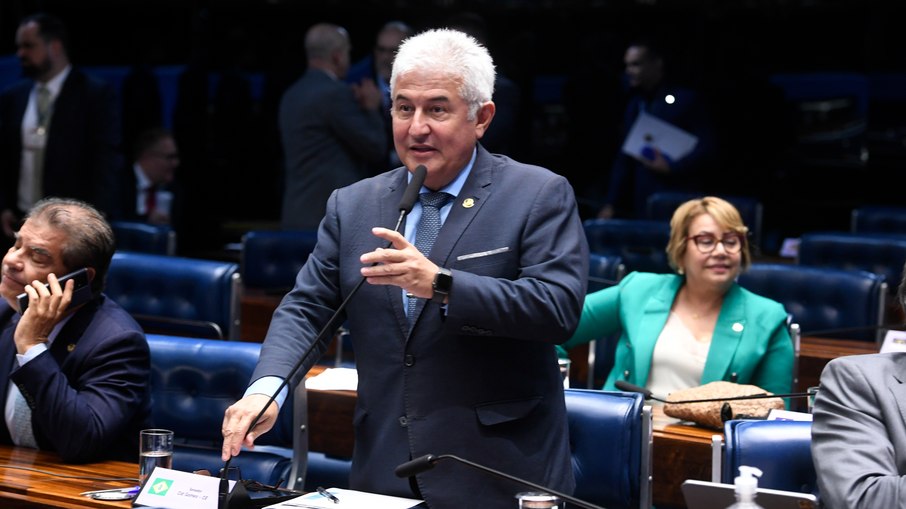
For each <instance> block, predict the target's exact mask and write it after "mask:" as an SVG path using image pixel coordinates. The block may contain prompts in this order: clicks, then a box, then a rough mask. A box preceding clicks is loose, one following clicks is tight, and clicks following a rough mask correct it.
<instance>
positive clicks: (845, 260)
mask: <svg viewBox="0 0 906 509" xmlns="http://www.w3.org/2000/svg"><path fill="white" fill-rule="evenodd" d="M797 261H798V263H800V264H802V265H808V266H812V267H833V268H838V269H847V270H864V271H867V272H873V273H875V274H878V275H881V276H884V278H885V281H886V282H887V287H888V290H892V289H895V288H896V282H898V281H899V280H900V277H901V276H902V274H903V265H904V264H906V235H904V236H902V237H891V236H889V235H883V234H870V233H850V232H839V233H836V232H827V233H820V232H816V233H806V234H803V235H802V237H801V238H800V240H799V256H798V259H797ZM891 283H894V284H891Z"/></svg>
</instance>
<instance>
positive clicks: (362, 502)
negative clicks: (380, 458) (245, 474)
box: [265, 488, 423, 509]
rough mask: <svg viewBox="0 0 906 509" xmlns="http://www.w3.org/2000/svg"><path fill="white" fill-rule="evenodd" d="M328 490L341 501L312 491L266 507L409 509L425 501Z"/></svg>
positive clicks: (273, 508)
mask: <svg viewBox="0 0 906 509" xmlns="http://www.w3.org/2000/svg"><path fill="white" fill-rule="evenodd" d="M327 491H328V492H330V493H331V494H332V495H334V496H335V497H337V498H338V499H339V500H340V501H339V502H338V503H334V502H333V501H331V500H330V499H328V498H327V497H324V496H323V495H321V494H320V493H317V492H311V493H308V494H306V495H302V496H301V497H296V498H293V499H290V500H287V501H285V502H281V503H279V504H274V505H269V506H267V507H266V508H265V509H299V508H305V509H343V508H353V509H408V508H410V507H415V506H417V505H418V504H421V503H422V502H423V501H422V500H417V499H414V498H401V497H390V496H387V495H378V494H376V493H367V492H364V491H355V490H344V489H341V488H328V489H327Z"/></svg>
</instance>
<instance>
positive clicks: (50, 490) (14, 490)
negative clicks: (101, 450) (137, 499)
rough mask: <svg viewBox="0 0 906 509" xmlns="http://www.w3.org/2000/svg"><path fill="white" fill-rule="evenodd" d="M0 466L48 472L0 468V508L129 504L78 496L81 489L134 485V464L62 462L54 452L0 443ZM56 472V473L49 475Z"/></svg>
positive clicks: (63, 508) (62, 508)
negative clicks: (108, 479)
mask: <svg viewBox="0 0 906 509" xmlns="http://www.w3.org/2000/svg"><path fill="white" fill-rule="evenodd" d="M0 465H12V466H22V467H29V468H34V469H37V470H42V471H44V472H48V473H42V472H35V471H30V470H21V469H13V468H6V467H3V468H0V507H4V508H19V507H49V508H59V509H82V508H85V507H94V508H99V509H100V508H108V509H109V508H112V507H132V502H131V501H130V500H124V501H119V502H108V501H102V500H94V499H92V498H89V497H85V496H82V495H79V493H81V492H83V491H91V490H102V489H110V488H126V487H129V486H134V485H136V484H138V478H137V477H138V464H137V463H128V462H123V461H102V462H96V463H85V464H78V465H73V464H66V463H62V462H61V461H60V459H59V457H58V456H57V455H56V454H53V453H50V452H46V451H37V450H34V449H27V448H19V447H13V446H7V445H0ZM53 474H57V475H53ZM58 475H72V476H81V477H95V478H117V477H122V478H133V479H134V480H132V481H92V480H86V479H67V478H61V477H58Z"/></svg>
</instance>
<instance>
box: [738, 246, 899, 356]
mask: <svg viewBox="0 0 906 509" xmlns="http://www.w3.org/2000/svg"><path fill="white" fill-rule="evenodd" d="M739 284H740V285H741V286H742V287H743V288H746V289H748V290H750V291H752V292H755V293H757V294H759V295H762V296H764V297H768V298H770V299H774V300H776V301H777V302H780V303H781V304H783V306H784V307H785V308H786V311H787V313H790V314H791V315H792V318H793V321H795V322H796V323H798V324H799V326H800V328H801V331H802V335H803V336H811V335H819V336H821V335H824V336H831V335H832V334H831V331H839V333H838V334H833V336H836V337H842V338H847V339H860V340H863V341H876V340H877V336H878V333H877V332H876V331H874V330H868V329H867V328H870V327H875V326H878V325H881V324H882V323H884V313H885V309H884V299H885V294H886V292H887V283H886V282H885V280H884V277H883V276H879V275H877V274H873V273H870V272H865V271H852V270H844V269H833V268H823V267H810V266H805V265H797V264H781V263H753V264H752V265H751V266H750V267H749V269H748V270H746V271H745V272H743V273H742V274H740V276H739ZM850 328H854V329H858V330H844V329H850Z"/></svg>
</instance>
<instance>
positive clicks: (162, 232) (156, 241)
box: [110, 221, 176, 256]
mask: <svg viewBox="0 0 906 509" xmlns="http://www.w3.org/2000/svg"><path fill="white" fill-rule="evenodd" d="M110 226H111V227H112V228H113V236H114V238H116V249H117V251H137V252H139V253H152V254H162V255H170V256H173V255H175V254H176V232H175V231H174V230H173V228H171V227H170V226H167V225H156V224H148V223H141V222H138V221H113V222H111V223H110Z"/></svg>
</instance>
